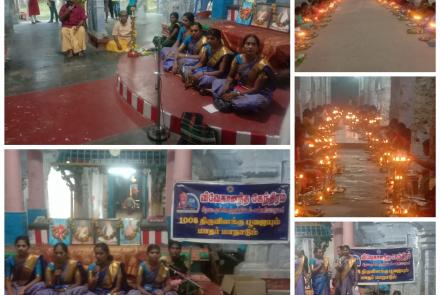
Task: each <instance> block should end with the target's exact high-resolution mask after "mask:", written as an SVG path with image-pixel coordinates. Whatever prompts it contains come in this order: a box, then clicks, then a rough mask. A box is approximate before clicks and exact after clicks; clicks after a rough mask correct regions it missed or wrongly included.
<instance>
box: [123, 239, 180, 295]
mask: <svg viewBox="0 0 440 295" xmlns="http://www.w3.org/2000/svg"><path fill="white" fill-rule="evenodd" d="M159 257H160V247H159V246H158V245H155V244H151V245H149V246H148V248H147V260H146V261H144V262H142V263H141V264H140V265H139V270H138V275H137V279H136V287H137V290H131V291H130V292H128V295H164V294H175V292H172V291H171V287H170V286H169V285H167V279H168V275H169V274H168V270H167V269H166V268H165V266H164V265H163V264H162V263H160V261H159Z"/></svg>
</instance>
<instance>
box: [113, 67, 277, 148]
mask: <svg viewBox="0 0 440 295" xmlns="http://www.w3.org/2000/svg"><path fill="white" fill-rule="evenodd" d="M116 88H117V91H118V93H119V95H120V96H121V99H123V100H124V101H125V102H126V103H128V104H129V105H130V106H131V107H132V108H133V109H134V110H136V112H138V113H139V114H141V115H142V116H143V117H144V118H146V119H147V120H151V121H153V122H157V107H156V106H154V105H152V104H150V103H149V102H147V101H146V100H145V99H143V98H142V97H140V96H138V95H137V94H136V93H135V92H134V91H132V90H131V89H130V88H128V87H127V85H125V83H124V82H123V81H122V79H121V77H120V76H118V80H117V85H116ZM180 120H181V118H180V117H177V116H175V115H173V114H171V113H169V112H167V111H165V110H164V111H163V121H164V124H165V126H166V127H168V128H169V129H170V131H171V132H174V133H177V134H180ZM209 127H211V128H212V129H214V130H215V131H216V132H217V136H218V139H219V142H220V143H221V144H242V145H249V144H261V145H274V144H279V143H280V136H279V135H271V134H259V133H252V132H248V131H241V130H228V129H224V128H221V127H218V126H213V125H210V126H209Z"/></svg>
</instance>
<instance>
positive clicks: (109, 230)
mask: <svg viewBox="0 0 440 295" xmlns="http://www.w3.org/2000/svg"><path fill="white" fill-rule="evenodd" d="M120 227H121V221H120V220H119V219H99V220H96V221H95V243H106V244H107V245H118V238H119V229H120Z"/></svg>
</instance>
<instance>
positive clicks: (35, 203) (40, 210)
mask: <svg viewBox="0 0 440 295" xmlns="http://www.w3.org/2000/svg"><path fill="white" fill-rule="evenodd" d="M27 156H28V181H29V201H28V224H31V223H32V222H33V221H34V220H35V218H37V217H38V216H44V217H47V206H46V202H45V196H44V174H43V154H42V152H41V151H28V153H27Z"/></svg>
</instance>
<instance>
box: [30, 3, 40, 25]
mask: <svg viewBox="0 0 440 295" xmlns="http://www.w3.org/2000/svg"><path fill="white" fill-rule="evenodd" d="M28 10H29V17H30V18H31V22H32V24H36V23H39V22H40V21H38V20H37V15H40V6H38V0H29V1H28Z"/></svg>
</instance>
